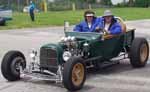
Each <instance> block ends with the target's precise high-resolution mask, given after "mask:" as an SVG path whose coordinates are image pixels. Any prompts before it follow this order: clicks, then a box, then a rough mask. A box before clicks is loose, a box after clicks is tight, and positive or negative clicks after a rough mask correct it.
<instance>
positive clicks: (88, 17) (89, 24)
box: [73, 10, 99, 32]
mask: <svg viewBox="0 0 150 92" xmlns="http://www.w3.org/2000/svg"><path fill="white" fill-rule="evenodd" d="M84 18H85V20H84V21H82V22H80V23H79V24H77V25H76V26H75V28H74V29H73V31H75V32H95V30H96V27H97V26H98V24H99V22H98V18H96V17H95V13H94V12H93V11H91V10H87V11H85V13H84Z"/></svg>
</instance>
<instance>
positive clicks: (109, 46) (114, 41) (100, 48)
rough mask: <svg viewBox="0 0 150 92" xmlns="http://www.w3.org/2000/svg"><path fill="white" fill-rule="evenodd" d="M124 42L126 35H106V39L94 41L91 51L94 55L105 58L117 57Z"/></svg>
mask: <svg viewBox="0 0 150 92" xmlns="http://www.w3.org/2000/svg"><path fill="white" fill-rule="evenodd" d="M123 44H124V35H123V34H120V35H115V36H111V37H106V38H105V39H104V40H101V39H99V40H96V41H94V42H92V43H91V44H90V45H91V48H90V53H91V56H92V57H97V56H102V57H103V58H105V59H110V58H113V57H116V56H117V55H118V54H119V53H120V52H121V50H122V48H123Z"/></svg>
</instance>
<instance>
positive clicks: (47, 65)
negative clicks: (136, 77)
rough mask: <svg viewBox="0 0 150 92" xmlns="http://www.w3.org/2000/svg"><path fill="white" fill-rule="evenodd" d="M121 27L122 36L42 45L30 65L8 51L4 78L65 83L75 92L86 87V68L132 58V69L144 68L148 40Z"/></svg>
mask: <svg viewBox="0 0 150 92" xmlns="http://www.w3.org/2000/svg"><path fill="white" fill-rule="evenodd" d="M118 19H119V18H118ZM120 21H121V20H120ZM121 25H122V30H123V32H122V33H121V34H119V35H110V34H105V33H104V32H103V33H98V32H92V33H88V32H86V33H85V32H65V37H63V38H62V39H61V41H60V42H59V43H57V44H51V43H50V44H46V45H43V46H42V47H41V48H40V51H39V54H38V51H36V50H33V51H31V54H30V56H31V58H32V61H31V62H26V59H25V56H24V55H23V53H21V52H20V51H9V52H8V53H6V55H5V56H4V58H3V60H2V64H1V71H2V74H3V76H4V77H5V78H6V79H7V80H8V81H16V80H19V79H20V78H24V77H26V76H30V77H32V78H38V79H42V80H50V81H56V82H57V83H62V84H63V85H64V87H65V88H67V89H68V90H70V91H75V90H79V89H81V88H82V87H83V85H84V82H85V80H86V70H87V68H92V67H93V68H100V67H102V66H103V65H106V66H107V65H110V64H113V63H114V62H116V61H114V60H112V58H115V57H122V59H124V58H129V59H130V62H131V65H132V67H144V66H145V65H146V63H147V61H148V56H149V46H148V42H147V40H146V39H145V38H141V37H140V38H136V37H135V34H134V31H135V29H131V30H126V27H125V25H124V24H123V22H121ZM27 63H28V64H27Z"/></svg>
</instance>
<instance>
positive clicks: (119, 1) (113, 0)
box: [111, 0, 128, 4]
mask: <svg viewBox="0 0 150 92" xmlns="http://www.w3.org/2000/svg"><path fill="white" fill-rule="evenodd" d="M111 1H112V3H113V4H117V3H121V2H123V0H111ZM126 1H128V0H126Z"/></svg>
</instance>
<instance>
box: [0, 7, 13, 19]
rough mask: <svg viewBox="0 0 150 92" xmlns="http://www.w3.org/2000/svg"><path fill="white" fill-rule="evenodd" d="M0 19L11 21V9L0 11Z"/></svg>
mask: <svg viewBox="0 0 150 92" xmlns="http://www.w3.org/2000/svg"><path fill="white" fill-rule="evenodd" d="M0 17H1V18H4V19H5V20H11V19H12V10H11V9H0Z"/></svg>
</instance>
